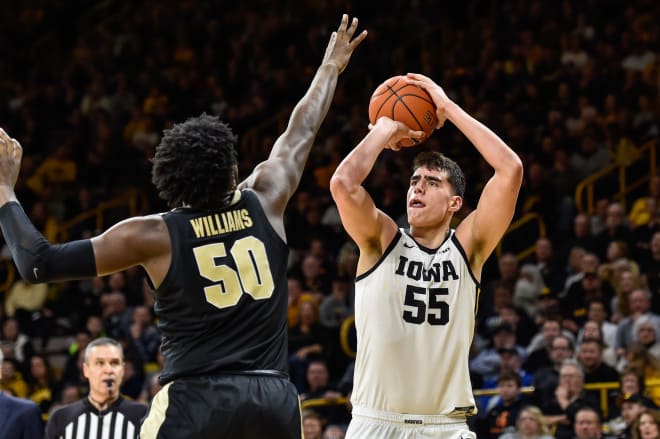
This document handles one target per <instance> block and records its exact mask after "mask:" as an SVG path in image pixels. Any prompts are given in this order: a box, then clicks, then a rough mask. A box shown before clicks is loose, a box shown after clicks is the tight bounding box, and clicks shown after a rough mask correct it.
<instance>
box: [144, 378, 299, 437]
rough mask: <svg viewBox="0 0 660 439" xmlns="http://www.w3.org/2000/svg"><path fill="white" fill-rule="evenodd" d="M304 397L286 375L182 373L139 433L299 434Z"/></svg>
mask: <svg viewBox="0 0 660 439" xmlns="http://www.w3.org/2000/svg"><path fill="white" fill-rule="evenodd" d="M301 437H302V431H301V416H300V402H299V399H298V393H297V391H296V388H295V386H294V385H293V384H292V383H291V382H290V381H289V380H288V379H286V378H281V377H276V376H263V375H216V376H205V377H193V378H178V379H176V380H174V381H172V382H170V383H168V384H166V385H165V386H164V387H163V388H162V389H161V390H160V391H159V392H158V393H157V394H156V396H155V397H154V399H153V401H152V402H151V405H150V407H149V412H148V413H147V416H146V417H145V419H144V421H143V423H142V428H141V431H140V439H206V438H209V439H211V438H213V439H215V438H224V439H264V438H268V439H300V438H301Z"/></svg>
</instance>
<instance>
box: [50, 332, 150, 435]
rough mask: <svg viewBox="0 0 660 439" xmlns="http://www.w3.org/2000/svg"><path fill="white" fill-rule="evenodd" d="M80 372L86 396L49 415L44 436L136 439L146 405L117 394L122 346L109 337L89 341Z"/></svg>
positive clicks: (121, 371)
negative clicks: (85, 379)
mask: <svg viewBox="0 0 660 439" xmlns="http://www.w3.org/2000/svg"><path fill="white" fill-rule="evenodd" d="M83 374H84V375H85V377H86V378H87V379H88V380H89V395H88V396H87V397H86V398H83V399H81V400H80V401H76V402H74V403H71V404H67V405H65V406H62V407H60V408H59V409H57V410H55V412H53V414H52V415H50V417H49V419H48V423H47V424H46V436H45V437H46V439H74V438H85V439H102V438H122V439H137V438H138V433H139V431H140V421H141V419H142V417H143V416H144V415H145V413H146V412H147V407H146V406H145V405H143V404H140V403H137V402H134V401H130V400H127V399H124V398H123V397H121V396H120V395H119V386H120V384H121V382H122V378H123V377H124V352H123V349H122V346H121V345H120V344H119V343H118V342H117V341H115V340H113V339H111V338H105V337H104V338H98V339H96V340H94V341H92V342H91V343H90V344H89V345H88V346H87V348H86V349H85V357H84V362H83Z"/></svg>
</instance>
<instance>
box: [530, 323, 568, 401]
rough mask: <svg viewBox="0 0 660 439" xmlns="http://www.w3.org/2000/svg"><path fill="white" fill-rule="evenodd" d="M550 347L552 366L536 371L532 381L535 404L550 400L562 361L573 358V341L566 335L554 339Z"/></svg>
mask: <svg viewBox="0 0 660 439" xmlns="http://www.w3.org/2000/svg"><path fill="white" fill-rule="evenodd" d="M550 346H551V349H550V359H551V361H552V365H550V366H546V367H542V368H540V369H539V370H537V371H536V373H535V374H534V376H533V380H532V383H533V385H534V399H535V401H536V403H537V404H543V403H544V402H545V401H550V400H551V399H552V397H553V396H554V394H555V389H556V388H557V385H558V384H559V371H560V369H561V366H562V364H564V360H567V359H569V358H572V357H573V352H574V349H573V340H572V339H571V338H570V337H567V336H566V335H563V334H560V335H557V336H556V337H554V338H553V339H552V342H551V345H550Z"/></svg>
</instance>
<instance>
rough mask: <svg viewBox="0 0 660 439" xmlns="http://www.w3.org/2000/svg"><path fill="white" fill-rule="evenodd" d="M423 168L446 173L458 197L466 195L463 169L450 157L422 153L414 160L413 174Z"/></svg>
mask: <svg viewBox="0 0 660 439" xmlns="http://www.w3.org/2000/svg"><path fill="white" fill-rule="evenodd" d="M422 167H424V168H429V169H436V170H438V171H444V172H446V173H447V177H448V180H449V183H450V184H451V185H452V187H453V188H454V191H455V192H456V195H458V196H460V197H463V196H464V195H465V175H464V174H463V171H462V170H461V167H460V166H458V164H457V163H456V162H455V161H453V160H452V159H450V158H449V157H446V156H445V155H444V154H442V153H440V152H437V151H424V152H421V153H419V154H417V156H416V157H415V159H414V160H413V172H415V171H416V170H417V169H419V168H422Z"/></svg>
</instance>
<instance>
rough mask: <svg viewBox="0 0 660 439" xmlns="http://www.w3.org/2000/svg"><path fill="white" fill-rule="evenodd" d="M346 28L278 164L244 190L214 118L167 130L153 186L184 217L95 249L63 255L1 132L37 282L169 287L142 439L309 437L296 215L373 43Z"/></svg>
mask: <svg viewBox="0 0 660 439" xmlns="http://www.w3.org/2000/svg"><path fill="white" fill-rule="evenodd" d="M357 25H358V22H357V19H356V18H354V19H353V20H352V21H350V22H349V19H348V16H346V15H344V16H343V18H342V21H341V24H340V25H339V28H338V29H337V31H336V32H333V33H332V36H331V37H330V41H329V43H328V46H327V49H326V51H325V55H324V57H323V62H322V64H321V66H320V67H319V68H318V70H317V72H316V75H315V76H314V79H313V81H312V84H311V85H310V87H309V89H308V90H307V93H306V94H305V96H304V97H303V98H302V100H301V101H300V102H298V104H297V105H296V107H295V108H294V110H293V113H292V114H291V117H290V119H289V124H288V127H287V128H286V131H285V132H284V133H283V134H282V135H281V136H280V137H279V138H278V139H277V141H276V142H275V144H274V146H273V149H272V151H271V153H270V156H269V157H268V159H267V160H266V161H264V162H262V163H261V164H259V165H258V166H257V167H256V168H255V169H254V171H253V172H252V173H251V174H250V175H249V176H248V177H247V179H245V180H243V181H242V182H240V183H239V180H238V175H237V174H238V169H237V153H236V137H235V136H234V135H233V134H232V131H231V129H230V128H229V127H228V126H227V125H226V124H224V123H223V122H221V121H219V120H218V119H217V118H215V117H211V116H207V115H202V116H200V117H196V118H192V119H189V120H187V121H185V122H183V123H180V124H177V125H175V126H174V127H173V128H171V129H169V130H166V131H165V133H164V137H163V139H162V141H161V143H160V144H159V145H158V147H157V148H156V153H155V156H154V159H153V171H152V180H153V182H154V184H155V186H156V188H157V189H158V191H159V193H160V196H161V197H162V198H163V199H164V200H166V201H167V202H168V203H170V205H171V206H173V207H174V209H173V210H171V211H169V212H167V213H165V214H158V215H149V216H143V217H133V218H129V219H126V220H124V221H122V222H120V223H118V224H116V225H115V226H113V227H111V228H110V229H108V230H107V231H105V232H104V233H103V234H101V235H100V236H97V237H94V238H92V239H89V240H80V241H73V242H68V243H65V244H58V245H52V244H50V243H48V242H47V241H46V240H45V239H44V237H43V236H42V235H41V234H40V233H39V232H38V231H37V230H36V229H35V228H34V226H33V225H32V224H31V222H30V220H29V219H28V217H27V216H26V214H25V213H24V211H23V209H22V208H21V206H20V204H19V203H18V200H17V199H16V195H15V193H14V185H15V183H16V180H17V178H18V172H19V168H20V162H21V156H22V149H21V146H20V144H19V143H18V141H16V140H15V139H12V138H11V137H9V136H8V135H7V134H6V133H5V132H4V131H2V130H0V206H2V207H0V226H2V231H3V233H4V236H5V239H6V241H7V243H8V246H9V247H10V248H11V251H12V256H13V258H14V261H15V262H16V264H17V266H18V269H19V271H20V273H21V275H22V277H23V278H25V279H27V280H28V281H30V282H48V281H60V280H65V279H80V278H85V277H94V276H105V275H108V274H110V273H114V272H117V271H121V270H125V269H127V268H129V267H132V266H136V265H141V266H142V267H143V268H144V269H145V270H146V272H147V273H148V275H149V278H150V280H151V282H152V283H153V285H154V286H155V295H156V302H155V312H156V316H157V317H158V320H159V328H160V331H161V334H162V338H163V343H162V351H163V355H164V357H165V366H164V370H163V371H162V375H161V376H160V381H161V384H162V385H163V388H162V390H161V391H160V392H159V393H158V394H157V395H156V396H155V397H154V400H153V402H152V404H151V406H150V408H149V412H148V414H147V416H146V418H145V420H144V422H143V424H142V427H141V432H140V437H141V438H142V439H149V438H236V439H252V438H254V439H257V438H259V439H261V438H274V439H275V438H297V439H299V438H300V437H301V430H300V425H301V418H300V408H299V407H300V406H299V402H298V396H297V392H296V389H295V387H294V386H293V384H291V383H290V381H289V380H288V378H287V375H286V370H287V361H286V358H287V352H286V351H287V332H286V327H287V324H286V321H287V283H286V273H285V269H286V261H287V253H288V250H287V246H286V241H285V232H284V224H283V214H284V209H285V207H286V205H287V203H288V201H289V199H290V197H291V196H292V194H293V193H294V191H295V190H296V188H297V186H298V183H299V181H300V178H301V176H302V172H303V169H304V167H305V162H306V160H307V156H308V154H309V151H310V149H311V147H312V143H313V141H314V137H315V136H316V133H317V131H318V129H319V127H320V125H321V122H322V121H323V119H324V117H325V115H326V113H327V111H328V109H329V107H330V103H331V101H332V98H333V95H334V91H335V87H336V84H337V78H338V76H339V74H340V73H341V72H342V71H343V70H344V69H345V68H346V66H347V64H348V61H349V59H350V57H351V54H352V53H353V51H354V50H355V48H356V47H357V46H358V45H359V44H360V43H361V42H362V41H363V40H364V38H365V37H366V31H363V32H362V33H360V34H358V35H357V36H355V32H356V29H357Z"/></svg>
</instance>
